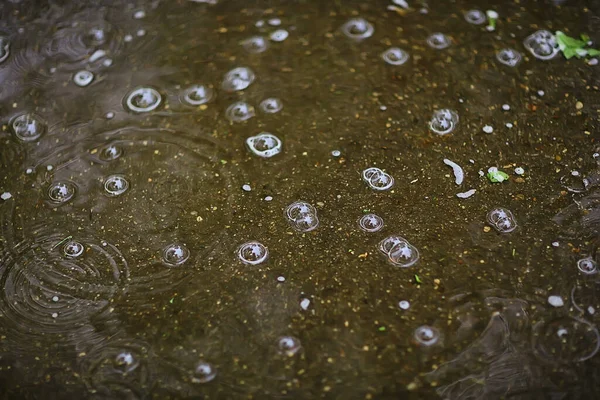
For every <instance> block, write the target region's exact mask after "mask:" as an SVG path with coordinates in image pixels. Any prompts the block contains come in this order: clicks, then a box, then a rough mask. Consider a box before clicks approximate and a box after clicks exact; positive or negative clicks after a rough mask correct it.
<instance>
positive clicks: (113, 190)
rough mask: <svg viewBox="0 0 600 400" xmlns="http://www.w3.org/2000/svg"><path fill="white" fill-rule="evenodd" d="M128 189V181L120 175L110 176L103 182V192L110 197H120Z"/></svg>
mask: <svg viewBox="0 0 600 400" xmlns="http://www.w3.org/2000/svg"><path fill="white" fill-rule="evenodd" d="M127 189H129V181H127V179H125V177H124V176H122V175H111V176H109V177H108V178H106V180H105V181H104V192H105V193H106V194H107V195H108V196H110V197H116V196H120V195H122V194H123V193H125V192H126V191H127Z"/></svg>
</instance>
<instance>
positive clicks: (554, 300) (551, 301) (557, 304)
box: [548, 296, 565, 307]
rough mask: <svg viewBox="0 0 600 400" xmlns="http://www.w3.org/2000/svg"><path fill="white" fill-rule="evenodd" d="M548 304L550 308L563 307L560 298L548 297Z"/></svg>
mask: <svg viewBox="0 0 600 400" xmlns="http://www.w3.org/2000/svg"><path fill="white" fill-rule="evenodd" d="M548 304H550V305H551V306H552V307H562V306H564V305H565V303H564V301H563V299H562V297H560V296H549V297H548Z"/></svg>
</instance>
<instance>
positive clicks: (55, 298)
mask: <svg viewBox="0 0 600 400" xmlns="http://www.w3.org/2000/svg"><path fill="white" fill-rule="evenodd" d="M59 300H60V299H59V297H58V296H52V301H53V302H55V303H57V302H58V301H59Z"/></svg>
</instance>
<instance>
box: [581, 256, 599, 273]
mask: <svg viewBox="0 0 600 400" xmlns="http://www.w3.org/2000/svg"><path fill="white" fill-rule="evenodd" d="M577 268H578V269H579V270H580V271H581V272H583V273H584V274H586V275H594V274H596V273H598V264H597V263H596V261H595V260H594V259H593V258H592V257H585V258H582V259H580V260H577Z"/></svg>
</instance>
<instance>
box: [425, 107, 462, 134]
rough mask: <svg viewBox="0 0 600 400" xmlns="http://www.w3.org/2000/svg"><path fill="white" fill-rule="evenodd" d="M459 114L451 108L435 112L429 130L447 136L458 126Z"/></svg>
mask: <svg viewBox="0 0 600 400" xmlns="http://www.w3.org/2000/svg"><path fill="white" fill-rule="evenodd" d="M458 121H459V117H458V113H457V112H456V111H454V110H450V109H449V108H443V109H441V110H436V111H434V113H433V115H432V116H431V120H430V121H429V129H431V131H432V132H434V133H437V134H438V135H447V134H449V133H450V132H452V131H453V130H454V129H455V128H456V126H457V125H458Z"/></svg>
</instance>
